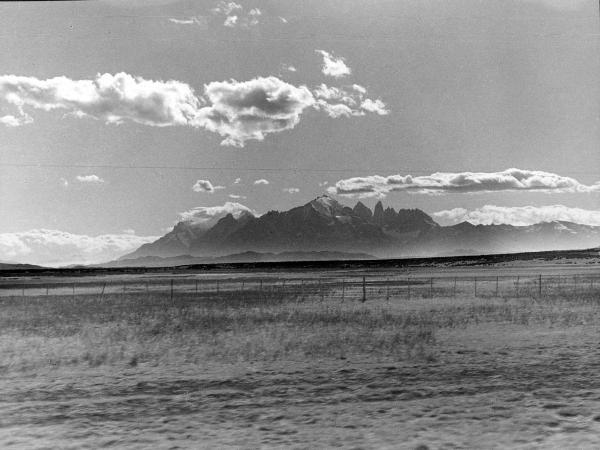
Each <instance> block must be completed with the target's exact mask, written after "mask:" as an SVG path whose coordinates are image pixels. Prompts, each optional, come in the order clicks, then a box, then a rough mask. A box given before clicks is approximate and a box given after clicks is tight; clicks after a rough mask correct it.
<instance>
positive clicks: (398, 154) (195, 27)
mask: <svg viewBox="0 0 600 450" xmlns="http://www.w3.org/2000/svg"><path fill="white" fill-rule="evenodd" d="M598 18H599V14H598V2H597V1H595V0H488V1H480V0H455V1H452V2H447V1H445V0H436V1H434V0H422V1H421V0H420V1H408V0H407V1H398V0H387V1H386V0H378V1H375V0H318V1H317V0H307V1H302V2H298V1H291V0H289V1H281V0H279V1H275V0H264V1H261V0H257V1H236V2H234V1H230V2H220V1H204V0H198V1H191V0H182V1H170V0H144V1H142V0H133V1H125V0H98V1H90V2H3V3H0V30H1V31H0V34H1V36H2V42H3V47H4V49H5V51H3V52H0V68H1V69H0V142H2V145H0V261H20V262H31V263H42V264H50V265H62V264H71V263H79V262H99V261H105V260H109V259H113V258H115V257H117V256H120V255H122V254H124V253H127V252H129V251H132V250H133V249H135V248H136V247H137V246H139V245H141V243H143V242H147V241H149V240H153V239H156V237H158V236H161V235H163V234H165V233H166V232H167V231H168V230H169V229H171V227H172V226H173V225H174V224H175V223H176V222H177V221H178V220H184V218H186V217H189V216H190V211H192V212H193V211H202V214H207V211H210V212H211V214H212V212H213V211H214V212H215V214H217V213H221V212H223V211H231V210H236V211H239V210H241V209H249V210H251V211H253V212H254V213H256V214H261V213H265V212H267V211H269V210H287V209H289V208H291V207H293V206H297V205H300V204H304V203H306V202H308V201H310V200H311V199H313V198H314V197H316V196H318V195H321V194H324V193H327V194H328V195H331V196H332V197H334V198H336V199H338V200H339V201H341V202H342V203H345V204H349V205H353V204H354V203H355V202H356V201H358V200H360V201H362V202H363V203H365V204H367V205H368V206H371V207H372V206H373V205H374V204H375V203H376V202H377V201H379V200H381V201H383V203H384V205H386V206H387V205H389V206H392V207H394V208H396V209H399V208H420V209H422V210H424V211H426V212H427V213H429V214H431V215H432V216H433V217H434V218H435V219H436V220H438V221H439V222H440V223H442V224H445V225H449V224H453V223H458V222H460V221H463V220H469V221H471V222H473V223H484V224H487V223H512V224H515V225H524V224H529V223H535V222H538V221H544V220H571V221H574V222H579V223H587V224H590V225H600V184H598V183H599V182H600V157H599V155H598V150H599V148H600V95H599V94H600V57H599V55H600V48H599V43H600V36H599V34H600V25H599V19H598Z"/></svg>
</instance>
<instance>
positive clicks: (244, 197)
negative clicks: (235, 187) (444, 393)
mask: <svg viewBox="0 0 600 450" xmlns="http://www.w3.org/2000/svg"><path fill="white" fill-rule="evenodd" d="M229 198H232V199H234V200H240V199H242V200H243V199H246V198H248V197H246V196H245V195H237V194H229Z"/></svg>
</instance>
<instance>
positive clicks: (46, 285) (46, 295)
mask: <svg viewBox="0 0 600 450" xmlns="http://www.w3.org/2000/svg"><path fill="white" fill-rule="evenodd" d="M46 297H48V285H46Z"/></svg>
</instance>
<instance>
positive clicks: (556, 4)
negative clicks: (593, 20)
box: [525, 0, 590, 11]
mask: <svg viewBox="0 0 600 450" xmlns="http://www.w3.org/2000/svg"><path fill="white" fill-rule="evenodd" d="M525 1H526V2H528V3H537V4H539V5H542V6H545V7H547V8H550V9H555V10H558V11H576V10H578V9H579V8H581V7H582V6H583V5H585V4H588V3H590V2H589V0H525Z"/></svg>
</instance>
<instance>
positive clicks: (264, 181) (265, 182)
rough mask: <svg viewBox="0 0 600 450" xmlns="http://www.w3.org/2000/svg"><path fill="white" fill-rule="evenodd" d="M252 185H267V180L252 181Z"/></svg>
mask: <svg viewBox="0 0 600 450" xmlns="http://www.w3.org/2000/svg"><path fill="white" fill-rule="evenodd" d="M254 184H269V180H265V179H264V178H261V179H260V180H254Z"/></svg>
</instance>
